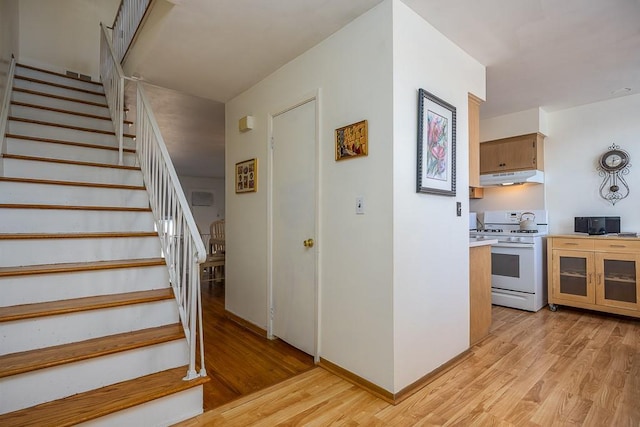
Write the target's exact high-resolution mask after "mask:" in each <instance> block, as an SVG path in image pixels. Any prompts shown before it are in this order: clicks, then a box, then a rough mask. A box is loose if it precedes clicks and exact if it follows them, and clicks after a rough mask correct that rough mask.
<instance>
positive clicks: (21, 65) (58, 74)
mask: <svg viewBox="0 0 640 427" xmlns="http://www.w3.org/2000/svg"><path fill="white" fill-rule="evenodd" d="M16 65H17V66H18V67H21V68H27V69H30V70H35V71H40V72H41V73H47V74H51V75H54V76H58V77H64V78H66V79H69V80H75V81H79V82H83V83H91V84H94V85H96V86H99V87H103V86H102V83H101V82H94V81H93V80H85V79H81V78H79V77H74V76H68V75H66V74H62V73H57V72H55V71H50V70H45V69H44V68H38V67H34V66H33V65H26V64H20V63H18V64H16Z"/></svg>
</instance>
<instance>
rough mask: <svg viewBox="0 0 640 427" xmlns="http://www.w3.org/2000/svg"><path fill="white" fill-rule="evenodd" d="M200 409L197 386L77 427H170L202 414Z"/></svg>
mask: <svg viewBox="0 0 640 427" xmlns="http://www.w3.org/2000/svg"><path fill="white" fill-rule="evenodd" d="M202 407H203V404H202V386H197V387H192V388H190V389H188V390H185V391H183V392H180V393H175V394H172V395H169V396H166V397H163V398H160V399H155V400H152V401H151V402H148V403H145V404H143V405H138V406H134V407H133V408H129V409H125V410H123V411H119V412H116V413H113V414H110V415H107V416H105V417H101V418H98V419H96V420H92V421H89V422H86V423H82V424H78V425H77V427H113V426H170V425H174V424H177V423H179V422H180V421H184V420H188V419H189V418H193V417H195V416H197V415H200V414H202Z"/></svg>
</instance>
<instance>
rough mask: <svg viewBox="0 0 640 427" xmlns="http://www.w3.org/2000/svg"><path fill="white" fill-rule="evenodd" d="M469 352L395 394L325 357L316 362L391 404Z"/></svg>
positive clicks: (430, 379) (413, 392) (418, 388)
mask: <svg viewBox="0 0 640 427" xmlns="http://www.w3.org/2000/svg"><path fill="white" fill-rule="evenodd" d="M470 354H471V350H470V349H467V350H465V351H464V352H462V353H460V354H459V355H457V356H456V357H454V358H453V359H451V360H449V361H448V362H446V363H444V364H443V365H441V366H439V367H438V368H436V369H434V370H433V371H431V372H429V373H428V374H426V375H425V376H423V377H422V378H420V379H419V380H417V381H415V382H414V383H412V384H410V385H408V386H407V387H405V388H403V389H402V390H400V391H399V392H398V393H395V394H394V393H391V392H390V391H387V390H385V389H383V388H382V387H380V386H377V385H375V384H374V383H372V382H371V381H368V380H365V379H364V378H362V377H360V376H358V375H356V374H354V373H353V372H350V371H348V370H346V369H344V368H342V367H340V366H338V365H336V364H334V363H331V362H329V361H328V360H326V359H323V358H322V357H321V358H320V362H318V366H320V367H321V368H324V369H326V370H327V371H329V372H331V373H332V374H334V375H337V376H339V377H340V378H342V379H344V380H346V381H349V382H350V383H352V384H355V385H357V386H359V387H361V388H363V389H364V390H366V391H368V392H369V393H371V394H373V395H375V396H377V397H379V398H380V399H382V400H384V401H385V402H388V403H391V404H392V405H397V404H398V403H400V402H402V401H403V400H405V399H407V398H408V397H410V396H412V395H413V394H415V393H416V392H417V391H418V390H420V389H421V388H423V387H425V386H426V385H427V384H429V383H431V382H432V381H434V380H435V379H436V378H438V377H440V376H441V375H443V374H444V373H445V372H447V371H449V370H450V369H451V368H453V367H455V366H457V365H458V364H459V363H460V362H462V361H463V360H465V359H466V358H467V357H469V355H470Z"/></svg>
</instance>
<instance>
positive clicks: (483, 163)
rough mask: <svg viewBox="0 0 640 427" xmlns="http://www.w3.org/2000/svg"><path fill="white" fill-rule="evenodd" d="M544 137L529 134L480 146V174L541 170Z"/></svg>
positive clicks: (539, 134) (538, 134) (537, 134)
mask: <svg viewBox="0 0 640 427" xmlns="http://www.w3.org/2000/svg"><path fill="white" fill-rule="evenodd" d="M543 141H544V135H542V134H541V133H530V134H527V135H520V136H512V137H510V138H503V139H496V140H494V141H488V142H483V143H482V144H480V174H489V173H496V172H507V171H519V170H528V169H538V170H543V169H544V168H543V163H544V155H543Z"/></svg>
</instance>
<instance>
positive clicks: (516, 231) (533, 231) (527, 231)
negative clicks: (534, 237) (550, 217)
mask: <svg viewBox="0 0 640 427" xmlns="http://www.w3.org/2000/svg"><path fill="white" fill-rule="evenodd" d="M511 232H512V233H531V234H533V233H537V232H538V230H511Z"/></svg>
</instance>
